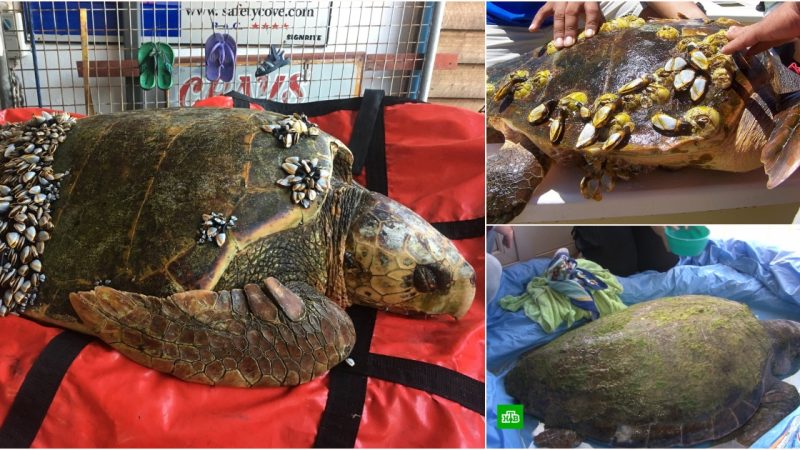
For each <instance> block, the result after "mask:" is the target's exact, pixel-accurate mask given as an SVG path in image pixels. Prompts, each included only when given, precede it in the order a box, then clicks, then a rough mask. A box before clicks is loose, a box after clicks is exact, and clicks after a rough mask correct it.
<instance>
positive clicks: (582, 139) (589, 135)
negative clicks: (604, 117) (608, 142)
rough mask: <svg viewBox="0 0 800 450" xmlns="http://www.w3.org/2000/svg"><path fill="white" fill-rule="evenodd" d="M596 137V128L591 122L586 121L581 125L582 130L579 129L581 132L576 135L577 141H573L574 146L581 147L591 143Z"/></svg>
mask: <svg viewBox="0 0 800 450" xmlns="http://www.w3.org/2000/svg"><path fill="white" fill-rule="evenodd" d="M596 138H597V129H596V128H595V127H594V125H592V124H591V123H587V124H586V125H585V126H584V127H583V130H581V134H580V135H578V141H577V142H576V143H575V147H577V148H583V147H586V146H588V145H591V144H592V143H593V142H594V141H595V139H596Z"/></svg>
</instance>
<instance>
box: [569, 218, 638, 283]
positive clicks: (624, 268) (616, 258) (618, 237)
mask: <svg viewBox="0 0 800 450" xmlns="http://www.w3.org/2000/svg"><path fill="white" fill-rule="evenodd" d="M631 228H632V227H616V226H605V227H574V228H573V229H572V238H573V239H574V240H575V247H577V248H578V250H580V252H581V254H582V255H583V257H584V258H585V259H588V260H591V261H594V262H596V263H597V264H600V265H601V266H603V267H604V268H606V269H607V270H608V271H609V272H611V273H613V274H614V275H617V276H628V275H632V274H634V273H636V268H637V266H638V263H637V260H636V243H635V241H634V238H633V232H632V231H631Z"/></svg>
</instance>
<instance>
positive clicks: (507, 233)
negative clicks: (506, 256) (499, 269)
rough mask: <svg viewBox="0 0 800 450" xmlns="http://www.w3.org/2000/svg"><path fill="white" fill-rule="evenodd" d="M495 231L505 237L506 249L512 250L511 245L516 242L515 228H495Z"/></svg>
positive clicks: (504, 226)
mask: <svg viewBox="0 0 800 450" xmlns="http://www.w3.org/2000/svg"><path fill="white" fill-rule="evenodd" d="M495 230H496V231H497V233H498V234H500V235H501V236H503V246H504V247H505V248H511V243H512V242H514V228H512V227H510V226H508V225H503V226H499V227H495Z"/></svg>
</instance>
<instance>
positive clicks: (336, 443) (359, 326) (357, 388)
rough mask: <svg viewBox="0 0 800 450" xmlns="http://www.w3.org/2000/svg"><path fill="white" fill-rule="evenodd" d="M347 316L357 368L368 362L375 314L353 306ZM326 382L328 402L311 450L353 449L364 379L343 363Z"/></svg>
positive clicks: (371, 310)
mask: <svg viewBox="0 0 800 450" xmlns="http://www.w3.org/2000/svg"><path fill="white" fill-rule="evenodd" d="M347 313H348V314H349V315H350V319H351V320H352V321H353V325H354V326H355V330H356V343H355V346H354V347H353V351H352V352H350V356H349V359H350V360H352V361H354V362H355V364H356V366H358V365H360V364H364V363H365V362H366V361H367V358H368V355H369V347H370V345H371V344H372V332H373V330H374V329H375V319H376V317H377V311H376V310H374V309H371V308H364V307H362V306H353V307H351V308H349V309H348V310H347ZM328 378H329V383H328V400H327V402H326V403H325V411H323V412H322V418H321V419H320V421H319V428H318V430H317V437H316V439H315V440H314V448H353V447H354V446H355V445H356V436H358V427H359V426H360V425H361V415H362V413H363V411H364V402H365V401H366V399H367V375H365V374H363V373H359V372H357V371H354V370H351V368H350V366H349V365H348V364H347V362H344V363H341V364H339V365H338V366H336V367H334V368H333V369H331V371H330V374H329V375H328Z"/></svg>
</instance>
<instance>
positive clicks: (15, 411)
mask: <svg viewBox="0 0 800 450" xmlns="http://www.w3.org/2000/svg"><path fill="white" fill-rule="evenodd" d="M91 341H92V337H91V336H86V335H83V334H78V333H75V332H73V331H64V332H62V333H60V334H59V335H58V336H56V337H54V338H53V339H52V340H51V341H50V342H49V343H48V344H47V346H46V347H45V348H44V350H43V351H42V353H41V354H40V355H39V357H38V358H36V361H35V362H34V363H33V366H32V367H31V370H30V371H29V372H28V374H27V375H26V376H25V380H23V381H22V386H20V388H19V392H17V395H16V397H14V402H13V403H11V408H9V410H8V414H7V415H6V420H5V421H4V422H3V426H2V427H0V447H3V448H20V447H30V446H31V444H32V443H33V440H34V439H35V438H36V434H37V433H38V432H39V428H40V427H41V426H42V422H43V421H44V418H45V416H46V415H47V410H48V409H49V408H50V404H51V403H52V402H53V398H54V397H55V395H56V392H57V391H58V387H59V386H60V385H61V380H62V379H63V378H64V375H65V374H66V373H67V370H68V369H69V366H70V365H71V364H72V361H74V360H75V358H76V357H77V356H78V354H79V353H80V352H81V350H83V348H84V347H86V345H87V344H89V343H90V342H91Z"/></svg>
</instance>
